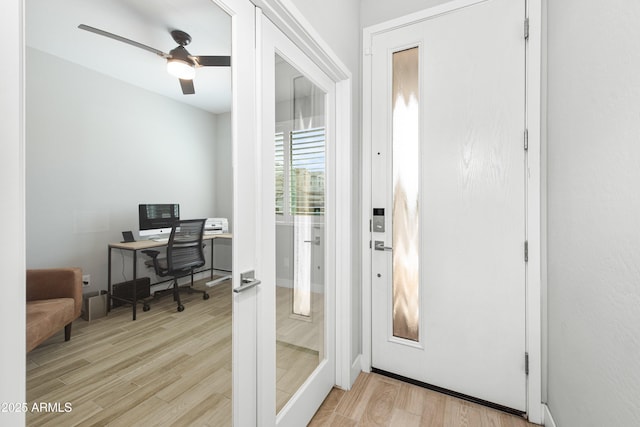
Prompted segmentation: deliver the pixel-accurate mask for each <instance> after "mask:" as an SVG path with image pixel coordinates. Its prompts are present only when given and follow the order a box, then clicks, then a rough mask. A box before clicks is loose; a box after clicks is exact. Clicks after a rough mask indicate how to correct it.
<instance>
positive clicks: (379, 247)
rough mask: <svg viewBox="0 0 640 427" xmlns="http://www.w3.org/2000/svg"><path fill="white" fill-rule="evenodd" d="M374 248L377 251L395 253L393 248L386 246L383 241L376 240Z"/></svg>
mask: <svg viewBox="0 0 640 427" xmlns="http://www.w3.org/2000/svg"><path fill="white" fill-rule="evenodd" d="M373 248H374V249H375V250H376V251H393V248H392V247H391V246H385V245H384V242H383V241H382V240H376V241H375V242H374V247H373Z"/></svg>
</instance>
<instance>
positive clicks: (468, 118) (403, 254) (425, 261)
mask: <svg viewBox="0 0 640 427" xmlns="http://www.w3.org/2000/svg"><path fill="white" fill-rule="evenodd" d="M457 4H458V5H459V4H460V3H457ZM524 17H525V1H524V0H515V1H514V0H488V1H483V2H477V3H475V4H471V5H469V4H468V3H467V4H466V6H465V7H460V8H458V9H454V10H452V11H449V12H448V13H443V14H440V15H437V16H433V17H431V18H430V19H427V20H424V21H422V22H419V23H415V24H412V25H409V26H405V27H402V28H400V29H396V30H393V31H389V32H386V33H382V34H377V35H374V37H373V39H372V71H371V76H372V77H371V78H372V94H371V99H372V107H371V108H372V110H371V111H372V113H371V114H372V128H371V134H372V136H373V137H372V144H373V146H372V147H373V149H372V160H371V161H372V171H373V174H372V175H373V176H372V189H373V190H372V207H373V208H374V215H375V214H376V213H377V214H383V213H384V218H383V219H381V218H379V217H377V216H374V222H373V224H374V226H373V230H372V240H373V241H374V243H375V241H378V242H379V243H378V249H379V250H376V249H375V248H374V249H372V263H371V265H372V272H371V274H372V275H371V277H372V313H373V315H372V366H373V367H374V368H377V369H379V370H382V371H387V372H391V373H394V374H397V375H400V376H403V377H408V378H411V379H415V380H418V381H421V382H423V383H426V384H430V385H434V386H437V387H441V388H444V389H447V390H451V391H454V392H457V393H461V394H464V395H467V396H470V397H473V398H476V399H480V400H484V401H487V402H491V403H493V404H497V405H500V406H504V407H506V408H512V409H514V410H517V411H522V412H524V411H525V410H526V374H525V256H524V252H525V191H526V189H525V151H524V144H523V140H524V129H525V40H524V35H523V22H524ZM376 208H379V209H384V212H382V211H375V209H376ZM376 219H381V222H376Z"/></svg>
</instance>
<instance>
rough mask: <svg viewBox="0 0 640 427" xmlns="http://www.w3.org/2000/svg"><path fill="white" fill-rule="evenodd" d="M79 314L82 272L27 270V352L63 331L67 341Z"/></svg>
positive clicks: (70, 269) (75, 269) (54, 269)
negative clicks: (72, 323) (72, 324)
mask: <svg viewBox="0 0 640 427" xmlns="http://www.w3.org/2000/svg"><path fill="white" fill-rule="evenodd" d="M81 310H82V270H81V269H79V268H52V269H42V270H27V352H29V351H31V350H33V349H34V348H36V347H37V346H38V345H39V344H40V343H42V342H43V341H44V340H46V339H47V338H49V337H51V336H52V335H54V334H55V333H56V332H58V331H59V330H60V329H62V328H64V340H65V341H69V340H70V339H71V322H73V321H74V320H75V319H77V318H78V317H79V316H80V311H81Z"/></svg>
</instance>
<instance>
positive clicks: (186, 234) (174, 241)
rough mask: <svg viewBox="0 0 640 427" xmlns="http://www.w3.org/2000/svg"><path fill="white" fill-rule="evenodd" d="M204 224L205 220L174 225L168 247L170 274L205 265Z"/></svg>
mask: <svg viewBox="0 0 640 427" xmlns="http://www.w3.org/2000/svg"><path fill="white" fill-rule="evenodd" d="M204 223H205V220H204V219H186V220H177V221H176V222H175V223H174V224H173V228H172V229H171V236H170V237H169V242H168V245H167V268H168V274H173V273H180V272H185V271H190V270H192V269H194V268H199V267H202V266H203V265H204V264H205V259H204V251H203V249H202V236H203V234H204Z"/></svg>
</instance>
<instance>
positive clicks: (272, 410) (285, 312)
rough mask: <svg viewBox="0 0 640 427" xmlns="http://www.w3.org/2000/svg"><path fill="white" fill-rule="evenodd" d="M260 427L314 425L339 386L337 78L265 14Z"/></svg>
mask: <svg viewBox="0 0 640 427" xmlns="http://www.w3.org/2000/svg"><path fill="white" fill-rule="evenodd" d="M256 21H257V22H259V23H260V24H259V30H258V32H259V34H260V35H261V37H259V39H260V38H261V40H262V45H261V53H260V55H261V59H260V61H259V65H258V69H259V72H260V73H261V74H262V75H261V78H260V81H261V88H260V92H261V94H262V102H261V118H262V128H261V145H260V147H259V157H260V158H261V162H260V165H259V170H260V175H259V176H260V181H259V188H260V189H261V194H260V196H259V200H258V203H259V209H260V218H261V220H260V222H259V230H258V238H259V246H258V247H259V252H260V256H259V270H260V278H261V279H262V285H261V288H260V289H259V292H260V305H259V311H258V320H259V331H260V332H259V344H258V378H259V379H260V380H259V384H258V390H259V391H258V393H259V397H258V413H259V424H260V425H279V426H300V425H306V423H308V421H309V420H310V419H311V417H312V416H313V414H314V413H315V411H316V410H317V408H318V407H319V406H320V404H321V403H322V401H323V400H324V398H325V397H326V396H327V394H328V393H329V391H330V390H331V387H332V386H333V385H334V383H335V363H336V362H335V320H334V319H335V296H334V294H335V280H332V278H334V277H335V261H334V258H333V256H332V255H333V254H334V253H335V252H334V251H331V250H330V248H332V247H334V245H335V219H334V218H335V214H334V212H335V202H334V200H335V196H334V194H335V185H336V183H335V181H334V180H333V176H334V174H333V164H334V157H335V154H334V148H333V146H334V144H333V141H334V139H335V138H334V132H335V131H334V127H335V126H334V120H335V119H334V103H335V83H334V82H333V81H332V80H330V79H329V78H328V77H327V76H326V75H325V74H324V73H323V72H322V71H321V70H320V69H319V68H318V67H317V66H316V65H315V64H314V63H313V62H312V61H311V60H310V59H309V58H308V57H307V56H306V55H305V54H304V53H303V52H302V51H301V50H300V49H298V48H297V47H296V46H295V45H294V44H293V42H291V41H290V40H289V39H288V38H287V37H286V36H285V35H284V34H283V33H282V32H281V31H280V30H278V29H277V28H276V26H275V25H274V24H273V23H271V21H269V20H268V19H267V18H265V17H261V16H260V13H259V12H258V17H257V19H256Z"/></svg>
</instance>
